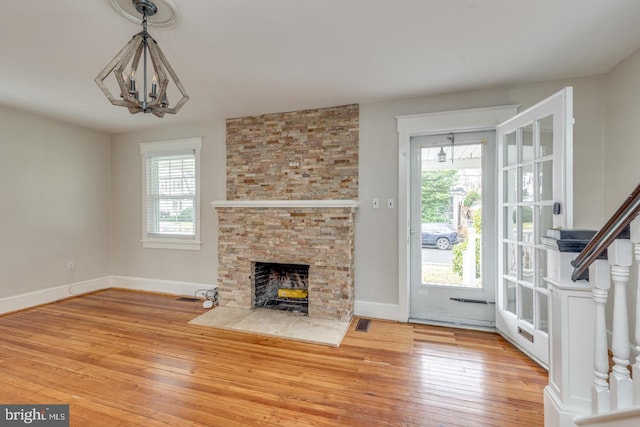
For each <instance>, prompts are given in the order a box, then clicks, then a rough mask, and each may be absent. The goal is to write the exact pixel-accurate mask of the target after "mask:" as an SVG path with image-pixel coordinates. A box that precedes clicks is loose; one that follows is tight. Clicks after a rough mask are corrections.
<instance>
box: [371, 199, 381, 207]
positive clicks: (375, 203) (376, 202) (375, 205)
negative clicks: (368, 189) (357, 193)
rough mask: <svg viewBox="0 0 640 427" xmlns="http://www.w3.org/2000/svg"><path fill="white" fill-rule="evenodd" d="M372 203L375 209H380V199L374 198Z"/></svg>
mask: <svg viewBox="0 0 640 427" xmlns="http://www.w3.org/2000/svg"><path fill="white" fill-rule="evenodd" d="M371 205H372V206H373V209H378V208H379V207H380V200H378V199H373V203H371Z"/></svg>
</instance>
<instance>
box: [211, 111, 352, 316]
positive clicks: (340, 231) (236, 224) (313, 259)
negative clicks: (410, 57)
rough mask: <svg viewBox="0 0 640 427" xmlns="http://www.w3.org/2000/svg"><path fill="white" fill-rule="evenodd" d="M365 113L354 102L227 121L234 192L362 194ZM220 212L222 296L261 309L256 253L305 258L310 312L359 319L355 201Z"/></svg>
mask: <svg viewBox="0 0 640 427" xmlns="http://www.w3.org/2000/svg"><path fill="white" fill-rule="evenodd" d="M358 115H359V109H358V106H357V105H347V106H342V107H333V108H325V109H318V110H307V111H299V112H289V113H281V114H268V115H262V116H255V117H245V118H239V119H230V120H228V121H227V201H238V202H241V201H248V200H251V201H256V200H264V201H276V200H279V201H282V200H286V201H289V200H295V201H304V200H313V201H319V200H355V199H356V198H357V193H358V129H359V123H358ZM213 205H214V206H216V204H215V202H214V203H213ZM216 212H217V214H218V291H219V297H220V304H221V305H223V306H228V307H237V308H247V309H248V308H253V301H254V298H255V290H254V289H253V284H252V277H253V273H254V271H253V269H254V263H255V262H266V263H283V264H304V265H309V316H310V317H318V318H329V319H339V320H349V319H351V317H352V315H353V304H354V277H353V274H354V261H353V258H354V233H355V218H354V217H355V209H354V208H353V207H336V206H331V205H330V204H329V205H328V206H323V207H274V206H271V205H268V204H265V206H262V207H246V206H242V205H241V204H239V205H238V207H235V206H228V204H225V205H222V206H216Z"/></svg>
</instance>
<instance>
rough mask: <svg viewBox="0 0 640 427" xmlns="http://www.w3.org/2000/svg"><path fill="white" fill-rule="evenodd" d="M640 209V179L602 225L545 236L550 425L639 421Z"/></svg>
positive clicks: (617, 424) (547, 421) (624, 424)
mask: <svg viewBox="0 0 640 427" xmlns="http://www.w3.org/2000/svg"><path fill="white" fill-rule="evenodd" d="M639 213H640V185H639V186H638V187H637V188H636V190H635V191H634V192H633V193H632V194H631V195H630V196H629V198H627V200H625V202H624V203H623V204H622V205H621V206H620V208H619V209H618V210H617V211H616V213H615V214H614V215H613V216H612V217H611V218H610V219H609V221H608V222H607V223H606V224H605V225H604V226H603V227H602V229H601V230H600V231H598V232H597V233H595V234H594V232H589V231H584V230H550V232H549V233H548V236H549V238H548V239H545V245H546V246H547V262H548V271H547V273H548V277H547V279H548V280H547V281H548V283H549V295H550V312H549V322H550V329H549V347H550V363H549V385H548V386H547V387H546V388H545V426H547V427H568V426H593V427H596V426H602V427H605V426H607V427H609V426H610V427H614V426H615V427H627V426H629V427H631V426H639V425H640V271H639V268H638V266H639V265H640V217H639V216H638V214H639ZM576 252H579V254H578V255H577V256H576ZM630 277H633V278H634V281H633V282H632V283H631V284H630V281H629V279H630ZM610 354H612V357H611V358H610V357H609V355H610Z"/></svg>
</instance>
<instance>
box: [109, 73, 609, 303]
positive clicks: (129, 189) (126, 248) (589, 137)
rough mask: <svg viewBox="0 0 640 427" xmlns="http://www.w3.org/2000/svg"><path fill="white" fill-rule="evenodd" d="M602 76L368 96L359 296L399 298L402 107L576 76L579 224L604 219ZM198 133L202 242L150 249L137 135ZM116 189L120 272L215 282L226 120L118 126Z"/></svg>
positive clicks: (539, 92) (414, 109)
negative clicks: (214, 204)
mask: <svg viewBox="0 0 640 427" xmlns="http://www.w3.org/2000/svg"><path fill="white" fill-rule="evenodd" d="M603 82H604V79H603V78H602V77H592V78H583V79H574V80H566V81H553V82H545V83H538V84H528V85H519V86H512V87H503V88H492V89H486V90H479V91H469V92H462V93H454V94H445V95H436V96H429V97H421V98H412V99H403V100H395V101H388V102H380V103H375V104H368V105H361V107H360V168H359V169H360V170H359V173H360V177H359V199H360V202H361V208H360V209H359V210H358V213H357V215H356V254H355V262H356V274H355V277H356V300H358V301H361V302H362V301H364V302H367V303H374V304H376V303H378V304H382V305H391V306H392V305H396V304H397V303H398V280H397V278H398V235H397V230H398V226H397V212H398V211H397V209H393V210H389V209H386V199H388V198H393V199H395V200H396V201H397V200H398V194H397V191H398V190H397V188H398V178H397V175H398V171H397V164H398V137H397V133H396V121H395V116H396V115H403V114H413V113H427V112H436V111H447V110H457V109H468V108H478V107H487V106H495V105H505V104H520V105H522V107H523V108H526V107H528V106H531V105H533V104H535V103H536V102H537V101H539V100H541V99H543V98H545V97H547V96H549V95H551V94H553V93H555V92H556V91H558V90H560V89H561V88H563V87H564V86H568V85H572V86H574V96H575V99H574V105H575V108H574V110H575V117H576V121H577V123H576V126H575V137H574V141H575V142H574V144H575V159H574V162H575V164H576V166H575V182H576V184H575V194H574V197H575V221H574V224H575V225H576V227H595V226H599V225H600V224H602V222H603V208H602V200H603V197H604V190H603V182H602V176H603V167H604V166H603V155H602V144H603V137H604V108H603V105H604V83H603ZM190 136H203V149H202V209H201V210H202V212H201V213H202V221H201V225H202V228H203V234H202V241H203V242H204V245H203V246H202V250H201V251H199V252H192V251H170V250H162V249H143V248H142V246H141V244H140V236H141V229H140V226H141V221H140V218H141V211H140V209H141V196H140V192H141V189H140V185H141V180H140V173H141V172H140V154H139V147H138V143H139V142H147V141H154V140H167V139H174V138H184V137H190ZM111 191H112V192H111V195H112V217H111V218H112V222H113V233H112V266H113V268H112V274H114V275H118V276H132V277H144V278H155V279H166V280H177V281H188V282H196V283H203V284H215V283H216V280H217V279H216V271H217V247H216V245H217V240H216V227H217V222H216V221H217V218H216V215H215V213H214V210H213V209H212V208H211V207H210V206H209V203H210V202H211V201H212V200H215V199H225V124H224V121H223V120H211V122H209V123H195V124H193V125H191V126H181V127H167V128H159V129H156V130H153V131H148V132H136V133H126V134H121V135H116V136H114V137H113V138H112V189H111ZM374 197H375V198H379V199H380V200H382V201H383V203H382V207H381V208H380V209H375V210H374V209H372V208H371V199H373V198H374Z"/></svg>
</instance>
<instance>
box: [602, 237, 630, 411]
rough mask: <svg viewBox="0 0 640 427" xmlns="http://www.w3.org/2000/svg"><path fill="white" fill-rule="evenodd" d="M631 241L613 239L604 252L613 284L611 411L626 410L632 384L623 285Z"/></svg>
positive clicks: (626, 279) (626, 275)
mask: <svg viewBox="0 0 640 427" xmlns="http://www.w3.org/2000/svg"><path fill="white" fill-rule="evenodd" d="M631 253H632V246H631V241H630V240H626V239H616V240H615V241H614V242H613V243H612V244H611V245H610V246H609V248H608V249H607V258H608V259H609V265H610V266H611V280H612V281H613V286H614V287H613V289H614V291H613V292H614V294H613V295H614V297H613V298H614V299H613V330H612V335H613V337H612V339H611V347H612V351H613V362H614V365H613V371H612V372H611V376H610V378H609V383H610V385H611V409H612V410H617V409H624V408H629V407H631V405H632V404H633V397H632V396H633V383H632V381H631V375H630V374H629V370H628V369H627V366H628V365H629V355H630V346H629V345H630V343H629V316H628V315H627V283H628V282H629V268H630V267H631Z"/></svg>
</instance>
